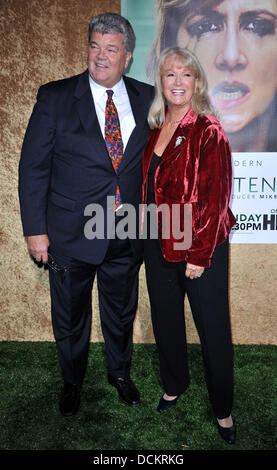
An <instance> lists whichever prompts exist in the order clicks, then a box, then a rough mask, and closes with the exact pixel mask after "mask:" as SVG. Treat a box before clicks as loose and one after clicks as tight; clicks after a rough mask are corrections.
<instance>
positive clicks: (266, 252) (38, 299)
mask: <svg viewBox="0 0 277 470" xmlns="http://www.w3.org/2000/svg"><path fill="white" fill-rule="evenodd" d="M0 8H1V12H0V13H1V29H0V36H1V41H0V44H1V46H0V47H1V70H0V79H1V83H0V92H1V108H0V113H1V114H0V119H1V136H0V148H1V170H2V171H1V184H0V197H1V199H0V200H1V208H0V210H1V227H0V237H1V240H0V242H1V247H0V250H1V252H0V263H1V271H0V286H1V295H0V312H1V323H0V340H4V341H5V340H15V341H52V340H53V335H52V327H51V317H50V299H49V284H48V275H47V271H45V269H44V268H38V267H37V266H36V265H35V264H34V263H33V262H32V261H31V260H30V258H29V256H28V254H27V252H26V246H25V241H24V238H23V236H22V229H21V222H20V214H19V205H18V197H17V168H18V161H19V157H20V148H21V144H22V139H23V136H24V132H25V129H26V126H27V123H28V119H29V116H30V113H31V111H32V108H33V105H34V102H35V97H36V92H37V89H38V87H39V86H40V85H41V84H42V83H45V82H47V81H50V80H56V79H59V78H63V77H66V76H70V75H74V74H76V73H79V72H82V71H83V70H84V69H85V68H86V54H87V52H86V49H87V46H86V44H87V29H88V22H89V19H90V17H91V16H93V15H94V14H97V13H100V12H103V11H114V12H119V11H120V1H119V0H113V1H108V0H101V2H100V1H89V0H87V1H84V0H45V1H44V2H41V1H36V0H1V1H0ZM230 251H231V263H230V264H231V266H230V306H231V321H232V331H233V341H234V342H235V343H248V344H249V343H265V344H276V320H275V318H276V313H275V311H276V306H275V296H276V295H275V292H276V280H277V266H276V261H275V260H276V255H277V245H232V246H231V250H230ZM93 307H94V317H93V328H92V337H91V339H92V341H102V340H103V338H102V333H101V327H100V322H99V313H98V299H97V293H96V291H95V289H94V293H93ZM186 310H187V314H186V323H187V331H188V341H189V342H198V341H199V340H198V335H197V333H196V331H195V327H194V324H193V321H192V317H191V313H190V311H189V306H188V303H187V301H186ZM169 321H170V312H169ZM134 341H135V342H138V343H142V342H154V338H153V332H152V325H151V318H150V311H149V300H148V295H147V290H146V284H145V273H144V268H143V267H142V269H141V272H140V296H139V307H138V314H137V317H136V321H135V326H134Z"/></svg>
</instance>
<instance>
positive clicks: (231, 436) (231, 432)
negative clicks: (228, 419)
mask: <svg viewBox="0 0 277 470" xmlns="http://www.w3.org/2000/svg"><path fill="white" fill-rule="evenodd" d="M217 429H218V432H219V434H220V436H221V437H222V439H224V441H226V442H228V444H234V442H235V438H236V426H235V424H234V423H233V425H232V426H231V427H229V428H223V427H222V426H220V424H218V423H217Z"/></svg>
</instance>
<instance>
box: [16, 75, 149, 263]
mask: <svg viewBox="0 0 277 470" xmlns="http://www.w3.org/2000/svg"><path fill="white" fill-rule="evenodd" d="M123 78H124V82H125V86H126V89H127V93H128V96H129V99H130V103H131V107H132V111H133V114H134V118H135V122H136V127H135V128H134V130H133V132H132V134H131V136H130V138H129V141H128V145H127V146H126V149H125V151H124V155H123V158H122V160H121V163H120V167H119V171H118V174H116V173H115V171H114V169H113V166H112V162H111V159H110V157H109V155H108V152H107V149H106V145H105V141H104V139H103V136H102V133H101V130H100V126H99V124H98V119H97V115H96V112H95V107H94V102H93V98H92V93H91V89H90V85H89V75H88V70H86V71H85V72H84V73H82V74H80V75H77V76H74V77H71V78H68V79H64V80H59V81H56V82H51V83H48V84H46V85H43V86H41V87H40V89H39V91H38V96H37V103H36V104H35V106H34V109H33V113H32V115H31V118H30V121H29V124H28V127H27V130H26V134H25V138H24V142H23V147H22V154H21V159H20V164H19V197H20V206H21V217H22V224H23V232H24V235H25V236H27V235H29V236H30V235H39V234H48V237H49V240H50V244H51V245H53V247H55V249H58V250H61V251H62V252H63V253H65V254H69V255H70V256H72V257H74V258H76V259H79V260H82V261H85V262H88V263H92V264H99V263H101V262H102V260H103V258H104V256H105V253H106V250H107V245H108V240H107V239H91V240H89V239H87V238H86V237H85V235H84V226H85V223H86V222H87V221H88V219H89V218H88V217H87V216H85V215H84V210H85V207H86V206H87V205H88V204H91V203H97V204H99V205H100V206H101V207H102V208H103V210H104V218H105V221H106V215H107V214H106V212H107V196H108V195H109V196H114V195H115V191H116V186H117V185H119V188H120V193H121V198H122V202H123V203H124V202H125V203H129V204H132V205H133V206H134V207H135V208H136V209H137V208H138V204H139V203H140V202H141V185H142V171H141V163H142V153H143V148H144V146H145V144H146V141H147V138H148V134H149V127H148V124H147V114H148V109H149V106H150V102H151V99H152V97H153V87H152V86H150V85H147V84H145V83H142V82H139V81H137V80H134V79H131V78H127V77H123ZM93 215H94V214H93ZM137 225H139V223H138V221H137ZM137 228H138V227H137ZM131 243H132V248H133V251H134V254H135V256H136V257H137V256H140V246H141V244H140V241H139V240H131Z"/></svg>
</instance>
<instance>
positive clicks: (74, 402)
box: [60, 383, 81, 418]
mask: <svg viewBox="0 0 277 470" xmlns="http://www.w3.org/2000/svg"><path fill="white" fill-rule="evenodd" d="M80 392H81V387H80V385H73V384H70V383H65V384H64V388H63V392H62V396H61V400H60V412H61V414H62V415H63V416H65V417H66V418H69V417H71V416H74V415H75V414H76V413H77V411H78V410H79V407H80Z"/></svg>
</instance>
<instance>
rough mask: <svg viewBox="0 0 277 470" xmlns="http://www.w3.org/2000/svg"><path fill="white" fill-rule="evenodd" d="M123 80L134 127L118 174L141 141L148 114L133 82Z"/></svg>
mask: <svg viewBox="0 0 277 470" xmlns="http://www.w3.org/2000/svg"><path fill="white" fill-rule="evenodd" d="M123 80H124V83H125V86H126V90H127V93H128V96H129V100H130V104H131V108H132V111H133V115H134V119H135V122H136V127H135V128H134V129H133V132H132V134H131V135H130V137H129V140H128V144H127V146H126V148H125V151H124V155H123V158H122V160H121V163H120V167H119V172H120V171H122V169H124V167H125V166H126V165H127V163H128V161H129V159H130V158H131V157H132V156H133V154H134V149H136V148H137V147H138V146H139V143H140V140H141V130H142V128H143V127H144V126H145V120H146V117H147V112H148V103H147V102H146V101H145V99H144V97H142V96H141V93H140V92H139V91H138V89H137V88H136V87H135V85H134V82H133V81H132V80H131V79H130V78H128V77H125V76H123Z"/></svg>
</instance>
